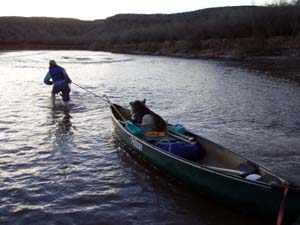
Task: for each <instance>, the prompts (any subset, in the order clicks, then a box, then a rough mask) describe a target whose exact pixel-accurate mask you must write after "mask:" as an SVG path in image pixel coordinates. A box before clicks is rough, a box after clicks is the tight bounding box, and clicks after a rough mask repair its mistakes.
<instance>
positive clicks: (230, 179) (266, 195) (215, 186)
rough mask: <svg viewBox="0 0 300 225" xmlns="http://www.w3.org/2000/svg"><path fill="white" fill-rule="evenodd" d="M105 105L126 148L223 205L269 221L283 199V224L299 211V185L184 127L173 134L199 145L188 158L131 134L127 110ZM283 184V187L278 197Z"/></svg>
mask: <svg viewBox="0 0 300 225" xmlns="http://www.w3.org/2000/svg"><path fill="white" fill-rule="evenodd" d="M110 110H111V116H112V120H113V125H114V128H115V134H116V137H117V138H118V139H119V140H120V141H121V142H122V143H123V144H125V145H126V147H128V148H129V149H130V150H132V151H134V152H135V153H137V154H138V155H140V156H141V157H142V158H143V159H144V160H146V161H147V162H148V163H150V164H152V165H154V166H155V167H157V168H158V169H159V170H160V171H162V172H163V173H165V174H167V175H169V176H171V177H174V178H175V179H176V180H178V181H180V182H182V183H185V184H187V185H188V186H189V187H191V188H192V189H194V190H196V191H197V192H200V193H202V194H205V195H206V196H208V197H209V198H211V199H214V200H216V201H218V202H221V203H222V204H224V205H226V206H228V207H233V208H236V209H242V210H243V211H245V212H247V213H251V214H255V215H258V216H259V217H264V218H267V219H269V220H271V221H273V222H274V224H275V221H276V219H277V215H278V212H279V208H280V206H281V204H282V202H283V199H284V200H285V207H283V210H281V211H283V212H284V219H283V222H284V224H291V223H293V222H295V221H296V220H297V218H298V217H299V216H300V187H299V186H297V185H295V184H292V183H290V182H288V181H287V180H286V179H284V178H282V177H280V176H277V175H275V174H273V173H272V172H270V171H269V170H267V169H265V168H263V167H262V166H260V165H258V164H256V163H254V162H252V161H250V160H248V159H245V158H243V157H242V156H240V155H238V154H236V153H234V152H232V151H230V150H228V149H226V148H224V147H222V146H220V145H218V144H215V143H213V142H211V141H209V140H207V139H205V138H203V137H201V136H199V135H196V134H194V133H192V132H190V131H187V132H186V133H185V135H184V136H182V135H175V137H178V138H179V139H180V140H183V139H182V137H184V139H187V137H186V136H188V137H189V140H188V142H189V141H191V140H192V139H193V142H196V143H197V145H199V146H201V148H203V149H205V151H206V154H205V156H204V158H203V159H201V160H199V161H192V160H188V159H185V158H183V157H180V156H178V155H175V154H172V153H170V152H169V151H166V150H163V149H162V148H159V147H157V146H156V145H154V144H151V143H149V141H146V140H145V139H144V138H140V137H137V136H134V135H133V134H132V133H130V132H129V131H128V130H127V129H126V128H125V126H124V122H125V121H126V120H130V117H131V115H130V111H129V110H128V109H126V108H123V107H121V106H119V105H116V104H112V103H111V105H110ZM173 137H174V136H173ZM245 168H246V170H245ZM249 168H250V169H251V168H252V169H254V170H253V171H255V172H251V171H250V173H254V174H252V175H254V176H259V177H260V178H259V179H256V180H255V179H254V180H253V179H249V178H248V177H249V173H248V172H249ZM247 176H248V177H247ZM246 177H247V178H246ZM250 177H251V176H250ZM287 187H288V192H287V195H286V197H285V198H284V197H283V196H284V190H286V189H287Z"/></svg>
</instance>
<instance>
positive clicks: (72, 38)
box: [0, 6, 300, 56]
mask: <svg viewBox="0 0 300 225" xmlns="http://www.w3.org/2000/svg"><path fill="white" fill-rule="evenodd" d="M299 43H300V7H299V6H276V7H256V6H243V7H223V8H211V9H203V10H198V11H193V12H186V13H177V14H167V15H165V14H153V15H139V14H120V15H116V16H113V17H109V18H107V19H105V20H96V21H81V20H75V19H62V18H61V19H58V18H21V17H2V18H0V48H2V49H5V48H16V49H18V48H23V49H33V48H61V49H72V48H76V49H89V50H104V51H114V52H127V53H151V54H166V55H170V54H171V55H172V54H175V55H191V54H192V55H193V54H194V55H196V56H197V55H199V54H200V56H201V54H203V53H205V51H206V50H208V49H213V50H215V51H219V50H224V49H227V50H228V49H231V50H238V51H244V52H251V51H252V52H258V51H273V50H281V49H292V48H293V49H300V46H299V45H300V44H299Z"/></svg>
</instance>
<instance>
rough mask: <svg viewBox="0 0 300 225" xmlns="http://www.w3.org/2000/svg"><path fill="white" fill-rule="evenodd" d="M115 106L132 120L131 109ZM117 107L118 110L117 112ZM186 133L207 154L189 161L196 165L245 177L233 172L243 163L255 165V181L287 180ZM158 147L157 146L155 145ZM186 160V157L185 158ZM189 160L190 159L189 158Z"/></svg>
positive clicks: (114, 111) (277, 182)
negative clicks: (196, 159)
mask: <svg viewBox="0 0 300 225" xmlns="http://www.w3.org/2000/svg"><path fill="white" fill-rule="evenodd" d="M114 106H115V108H114V107H112V108H111V110H112V113H113V116H114V117H115V118H116V119H117V120H119V121H121V122H122V118H121V116H120V114H122V116H123V117H124V118H125V119H126V120H130V118H131V113H130V110H128V109H126V108H123V107H121V106H119V105H114ZM116 109H117V110H118V112H116ZM186 135H188V136H191V137H194V138H195V141H196V142H197V143H198V144H199V145H200V146H201V147H202V148H204V149H205V151H206V154H205V157H204V158H203V159H201V160H200V161H193V162H191V161H189V162H190V163H194V164H196V165H200V166H203V167H207V168H209V169H212V170H215V169H214V168H217V170H216V171H217V172H222V173H226V174H229V175H232V176H239V177H245V176H243V175H239V174H238V175H237V174H235V173H232V172H234V171H238V170H239V166H240V165H241V164H246V165H250V166H251V167H255V168H256V171H255V174H258V175H260V176H261V179H259V180H258V181H255V182H260V183H265V184H271V183H273V184H274V183H276V184H277V185H283V184H284V183H286V182H287V181H285V180H284V179H283V178H281V177H279V176H277V175H275V174H273V173H272V172H270V171H268V170H267V169H265V168H263V167H261V166H259V165H258V164H256V163H254V162H251V161H249V160H247V159H245V158H243V157H242V156H240V155H238V154H236V153H234V152H232V151H230V150H228V149H226V148H224V147H222V146H220V145H218V144H216V143H213V142H211V141H209V140H207V139H205V138H203V137H201V136H199V135H196V134H193V133H191V132H187V133H186ZM155 147H156V146H155ZM170 154H172V153H170ZM184 160H186V159H184ZM187 161H188V160H187ZM218 168H221V169H222V170H221V171H220V170H218Z"/></svg>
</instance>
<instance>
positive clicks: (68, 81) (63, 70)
mask: <svg viewBox="0 0 300 225" xmlns="http://www.w3.org/2000/svg"><path fill="white" fill-rule="evenodd" d="M62 74H63V75H64V78H65V81H67V83H68V84H71V83H72V80H71V79H70V77H69V76H68V74H67V72H66V70H65V69H64V68H62Z"/></svg>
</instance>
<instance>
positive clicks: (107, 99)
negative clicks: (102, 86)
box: [72, 82, 110, 104]
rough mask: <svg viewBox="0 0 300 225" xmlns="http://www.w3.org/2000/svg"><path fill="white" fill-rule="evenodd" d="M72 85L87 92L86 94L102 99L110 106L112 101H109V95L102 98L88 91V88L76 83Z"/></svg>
mask: <svg viewBox="0 0 300 225" xmlns="http://www.w3.org/2000/svg"><path fill="white" fill-rule="evenodd" d="M72 84H74V85H75V86H77V87H79V88H81V89H82V90H85V91H86V92H88V93H90V94H92V95H94V96H95V97H97V98H100V99H101V100H103V101H105V102H106V103H108V104H110V100H109V98H108V96H107V95H102V96H100V95H97V94H95V93H94V92H92V91H90V90H88V89H86V88H84V87H82V86H80V85H79V84H76V83H74V82H72Z"/></svg>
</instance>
